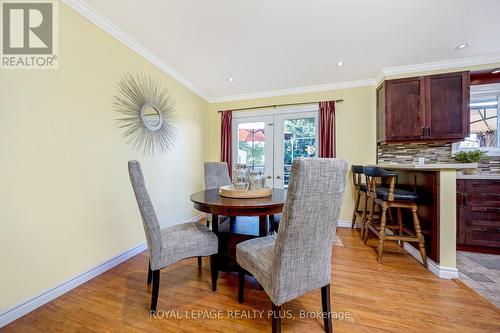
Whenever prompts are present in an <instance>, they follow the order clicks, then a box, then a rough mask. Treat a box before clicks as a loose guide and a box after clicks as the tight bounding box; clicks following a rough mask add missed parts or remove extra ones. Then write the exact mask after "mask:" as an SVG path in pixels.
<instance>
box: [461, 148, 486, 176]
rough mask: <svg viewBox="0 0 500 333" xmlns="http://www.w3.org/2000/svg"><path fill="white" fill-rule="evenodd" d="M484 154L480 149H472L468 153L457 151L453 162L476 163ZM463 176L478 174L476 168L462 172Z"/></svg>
mask: <svg viewBox="0 0 500 333" xmlns="http://www.w3.org/2000/svg"><path fill="white" fill-rule="evenodd" d="M485 155H486V152H485V151H484V150H480V149H474V150H469V151H459V152H458V153H456V154H455V160H457V161H458V162H462V163H478V162H479V161H480V160H481V159H482V158H483V157H484V156H485ZM462 172H463V173H464V175H475V174H477V173H478V169H477V168H467V169H464V170H463V171H462Z"/></svg>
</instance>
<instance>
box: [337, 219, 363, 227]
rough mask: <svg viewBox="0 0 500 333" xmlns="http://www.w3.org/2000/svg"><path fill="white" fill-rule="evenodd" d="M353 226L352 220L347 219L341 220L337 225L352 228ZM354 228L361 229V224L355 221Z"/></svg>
mask: <svg viewBox="0 0 500 333" xmlns="http://www.w3.org/2000/svg"><path fill="white" fill-rule="evenodd" d="M351 226H352V221H347V220H339V221H338V222H337V227H339V228H350V227H351ZM354 228H355V229H359V228H361V225H360V224H359V222H356V223H354Z"/></svg>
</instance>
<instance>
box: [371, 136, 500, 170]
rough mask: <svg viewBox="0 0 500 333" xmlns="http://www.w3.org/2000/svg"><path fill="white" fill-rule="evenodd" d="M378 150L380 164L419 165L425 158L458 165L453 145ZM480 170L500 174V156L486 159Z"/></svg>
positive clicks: (410, 145) (406, 145) (394, 146)
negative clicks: (453, 155)
mask: <svg viewBox="0 0 500 333" xmlns="http://www.w3.org/2000/svg"><path fill="white" fill-rule="evenodd" d="M377 148H378V149H377V160H378V163H400V164H405V163H418V158H419V157H423V158H425V163H456V161H455V159H454V158H453V157H452V156H451V143H445V144H443V143H400V144H379V145H378V147H377ZM479 169H480V171H481V172H485V173H495V174H500V156H494V157H486V158H484V159H483V160H482V161H481V162H480V163H479Z"/></svg>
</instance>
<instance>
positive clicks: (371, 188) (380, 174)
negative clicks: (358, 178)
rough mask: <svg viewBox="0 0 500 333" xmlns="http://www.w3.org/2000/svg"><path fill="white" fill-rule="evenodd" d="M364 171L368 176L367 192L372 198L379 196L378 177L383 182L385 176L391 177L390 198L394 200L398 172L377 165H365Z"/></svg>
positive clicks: (366, 176)
mask: <svg viewBox="0 0 500 333" xmlns="http://www.w3.org/2000/svg"><path fill="white" fill-rule="evenodd" d="M363 173H364V174H365V178H366V192H367V193H368V196H371V197H372V198H376V197H377V179H380V182H382V180H383V179H384V178H386V179H387V178H390V182H389V184H390V185H389V194H388V200H389V201H393V200H394V186H395V181H396V176H397V175H398V174H397V172H395V171H387V170H385V169H382V168H380V167H376V166H365V167H363Z"/></svg>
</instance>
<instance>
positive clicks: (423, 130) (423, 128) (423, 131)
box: [422, 127, 425, 136]
mask: <svg viewBox="0 0 500 333" xmlns="http://www.w3.org/2000/svg"><path fill="white" fill-rule="evenodd" d="M422 136H425V127H422Z"/></svg>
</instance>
